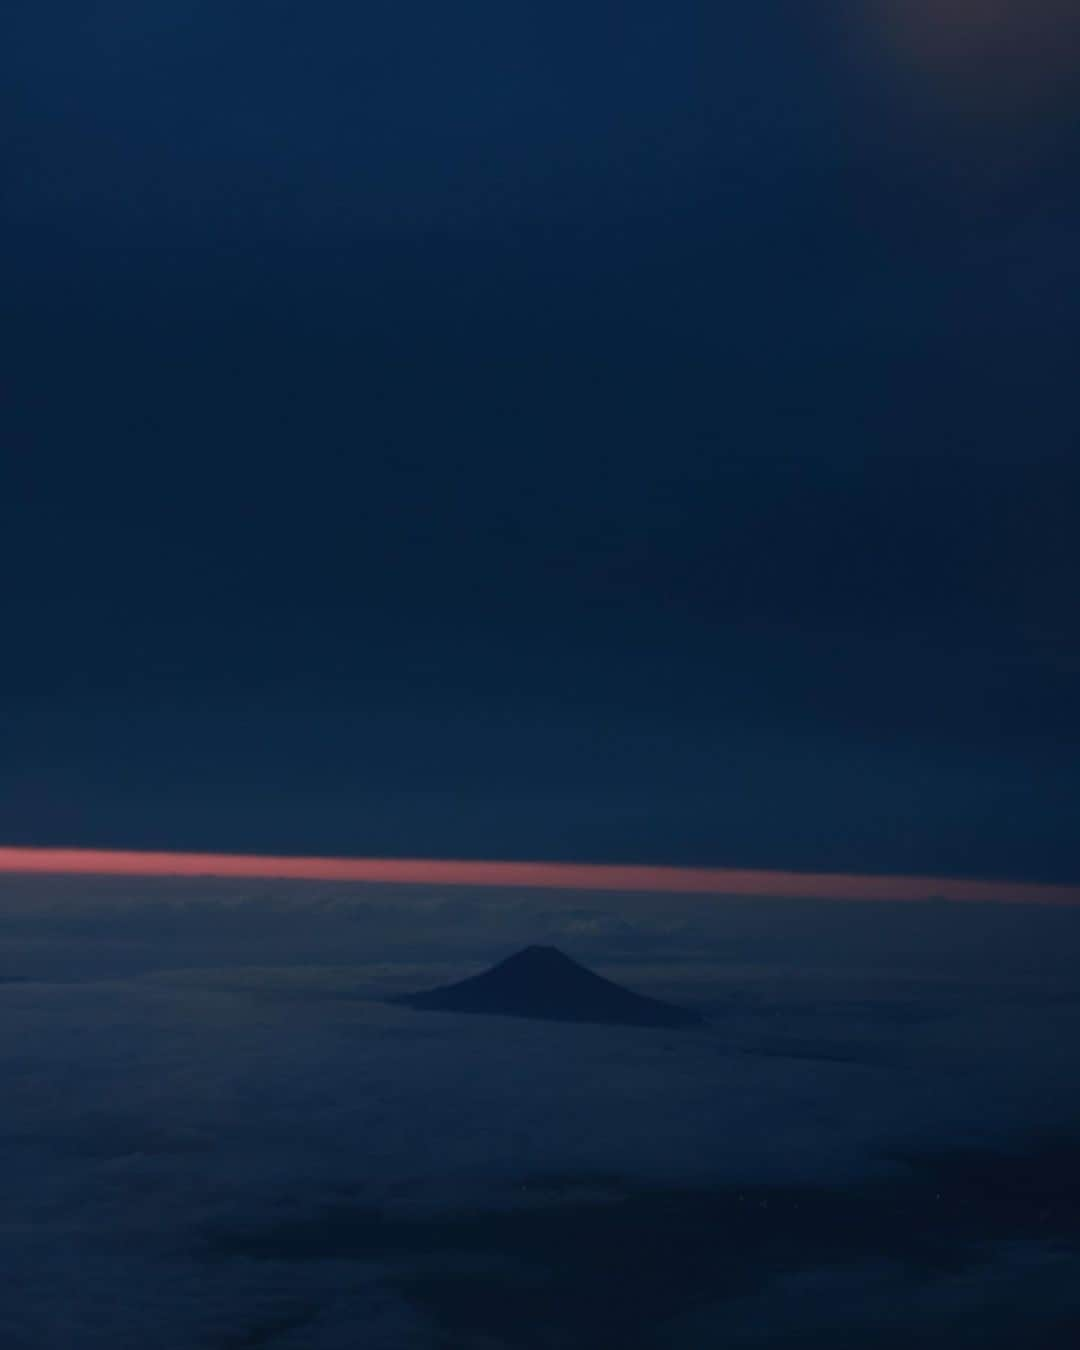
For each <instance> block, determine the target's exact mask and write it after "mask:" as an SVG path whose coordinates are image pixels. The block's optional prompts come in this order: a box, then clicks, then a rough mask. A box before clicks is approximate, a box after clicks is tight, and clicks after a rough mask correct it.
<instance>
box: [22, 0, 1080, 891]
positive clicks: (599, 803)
mask: <svg viewBox="0 0 1080 1350" xmlns="http://www.w3.org/2000/svg"><path fill="white" fill-rule="evenodd" d="M821 8H822V7H818V6H812V5H806V4H805V3H790V2H785V0H766V3H762V4H754V5H751V4H747V5H745V6H723V5H716V4H705V3H700V4H699V3H688V2H682V0H676V2H675V3H669V4H666V5H662V6H661V5H655V4H644V3H638V0H619V3H614V0H612V2H611V3H597V2H595V0H594V2H586V3H581V4H576V5H573V6H551V5H540V4H535V3H509V4H508V3H505V2H501V3H494V0H492V2H491V3H486V2H485V3H467V4H464V5H457V6H447V5H445V4H435V3H433V2H432V0H412V2H411V3H401V0H395V3H392V4H391V3H388V2H387V3H381V2H375V3H366V4H363V5H357V4H355V3H322V4H317V5H311V4H300V3H295V2H293V3H283V2H282V0H261V3H259V4H253V3H248V4H235V5H227V6H223V5H220V4H211V3H206V2H205V0H202V2H197V0H187V3H180V2H179V0H162V3H157V4H147V3H145V2H144V0H126V2H124V3H121V0H111V2H108V3H101V4H97V5H94V6H87V5H85V4H81V3H78V4H77V3H72V2H70V0H35V3H33V4H31V3H15V4H12V5H10V6H8V7H7V8H6V9H5V12H4V16H3V18H2V19H0V51H2V52H3V56H2V57H0V61H2V66H3V69H2V74H3V80H2V85H3V88H4V90H5V93H4V95H3V105H2V108H0V112H2V118H0V125H2V126H3V129H4V130H3V139H2V142H0V144H2V153H3V157H4V183H5V207H4V225H3V231H4V244H5V247H4V257H5V260H6V262H7V269H6V280H5V287H4V290H5V301H4V310H5V319H6V322H5V327H6V329H7V331H8V333H9V334H10V336H11V337H12V338H13V341H12V343H11V348H10V350H9V354H8V357H7V359H6V361H5V366H4V397H3V405H2V411H0V416H2V437H3V444H4V446H5V468H4V484H3V492H2V495H0V549H2V552H3V557H2V563H3V575H4V579H5V582H4V609H5V623H4V636H5V642H4V645H3V662H2V666H0V697H2V702H0V821H2V822H3V824H2V831H0V832H2V834H3V836H4V841H6V842H19V843H56V844H101V845H114V846H120V847H141V846H156V847H175V848H214V849H216V848H221V849H230V848H236V849H251V850H267V851H280V852H306V851H312V852H334V853H369V852H374V853H387V854H409V855H418V854H439V855H458V856H495V857H498V856H506V857H513V856H534V857H575V858H589V859H626V860H631V861H636V860H642V861H644V860H649V861H658V862H683V861H686V862H713V863H719V864H724V863H733V864H747V865H753V864H756V865H763V866H798V867H809V868H812V867H819V866H825V867H839V868H843V867H851V868H853V869H872V870H882V871H891V870H897V871H912V870H920V871H922V870H925V871H945V872H960V873H975V874H1000V875H1015V876H1023V877H1032V878H1036V879H1046V880H1077V879H1080V857H1078V855H1077V850H1076V843H1075V819H1076V816H1077V811H1078V808H1080V770H1078V767H1077V765H1078V763H1080V754H1078V752H1080V631H1078V626H1077V622H1076V616H1075V609H1076V605H1075V596H1076V594H1077V593H1078V590H1080V546H1078V544H1077V533H1078V532H1077V531H1076V530H1075V524H1074V521H1075V517H1076V513H1077V508H1078V505H1080V463H1078V458H1077V431H1078V426H1080V414H1078V409H1077V401H1078V396H1077V393H1076V389H1075V378H1074V367H1075V355H1076V345H1077V344H1076V339H1077V335H1078V325H1080V250H1078V248H1077V242H1076V241H1077V238H1078V233H1077V232H1078V229H1080V178H1078V177H1077V174H1076V171H1075V169H1076V164H1077V162H1080V161H1078V158H1077V157H1078V154H1080V82H1078V81H1077V80H1076V78H1075V75H1074V70H1073V68H1072V67H1071V66H1070V65H1068V64H1067V63H1065V62H1064V61H1061V60H1058V59H1056V56H1055V53H1056V52H1058V51H1061V50H1069V49H1070V48H1069V43H1070V42H1071V41H1072V40H1073V39H1074V38H1075V37H1077V36H1078V25H1077V24H1076V23H1075V22H1073V21H1071V20H1070V19H1069V16H1068V15H1067V14H1066V11H1065V9H1064V8H1063V7H1061V6H1059V5H1058V4H1057V3H1056V0H1041V3H1036V4H1033V5H1029V6H1027V7H1026V8H1025V14H1026V15H1027V16H1028V18H1027V19H1024V20H1023V21H1022V22H1021V20H1019V19H1017V20H1015V22H1016V24H1017V25H1018V26H1017V30H1016V31H1015V32H1013V31H1011V30H1006V31H998V32H993V31H989V30H988V29H984V28H983V27H981V26H980V27H978V28H977V31H975V30H973V31H972V32H971V33H970V35H967V36H966V37H965V40H963V41H960V42H959V44H958V39H957V34H956V31H955V25H950V24H946V23H945V22H944V21H943V19H942V12H943V11H948V12H949V13H948V14H947V16H946V17H950V18H954V17H955V16H954V15H952V14H951V10H950V6H949V5H948V4H945V5H943V6H940V7H939V8H938V11H937V18H936V19H935V18H934V13H935V11H934V8H933V7H932V6H930V7H928V6H925V5H922V4H921V3H919V2H918V0H910V2H909V3H905V0H875V3H873V4H867V5H854V4H852V5H841V6H833V7H825V8H827V9H828V11H829V13H828V16H827V17H825V16H823V15H822V14H821V13H820V12H819V10H820V9H821ZM1005 8H1006V11H1007V10H1008V7H1007V6H1006V7H1005ZM1010 22H1011V21H1010ZM1001 23H1002V25H1005V24H1006V20H1005V19H1002V20H1001ZM1040 25H1041V27H1040ZM1040 35H1041V37H1042V38H1048V39H1050V40H1048V41H1036V40H1035V39H1036V38H1038V37H1040ZM968 38H969V39H970V40H968ZM973 51H974V52H977V53H978V54H979V57H980V59H979V61H978V62H974V63H973V61H972V52H973Z"/></svg>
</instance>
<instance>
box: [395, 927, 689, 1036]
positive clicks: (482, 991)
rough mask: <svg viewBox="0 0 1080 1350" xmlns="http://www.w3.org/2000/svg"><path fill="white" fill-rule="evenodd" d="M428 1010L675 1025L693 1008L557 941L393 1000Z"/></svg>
mask: <svg viewBox="0 0 1080 1350" xmlns="http://www.w3.org/2000/svg"><path fill="white" fill-rule="evenodd" d="M396 1001H397V1002H399V1003H404V1004H406V1005H407V1006H409V1007H412V1008H418V1009H421V1010H428V1011H432V1012H458V1013H487V1014H490V1015H494V1016H502V1017H533V1018H540V1019H543V1020H546V1021H554V1022H604V1023H609V1024H615V1025H622V1026H653V1027H661V1026H662V1027H675V1026H693V1025H696V1024H699V1023H700V1022H701V1018H700V1017H699V1016H698V1014H697V1013H695V1012H692V1011H690V1010H689V1009H686V1008H679V1007H676V1006H675V1005H674V1004H670V1003H663V1002H661V1001H660V1000H659V999H654V998H648V997H646V996H645V995H644V994H635V993H633V992H632V991H631V990H629V989H624V988H623V987H622V985H619V984H616V983H615V982H614V981H612V980H608V979H605V978H604V977H603V976H602V975H597V974H595V973H594V972H593V971H591V970H589V969H587V968H586V967H585V966H583V965H581V964H580V963H579V962H577V961H575V960H574V959H573V957H570V956H567V955H566V953H565V952H562V951H560V950H559V949H558V947H549V946H541V945H539V944H537V945H534V946H531V947H525V948H523V949H522V950H521V951H519V952H515V953H514V954H513V955H512V956H508V957H506V958H505V959H504V960H502V961H500V962H499V963H498V964H497V965H494V966H492V967H491V968H490V969H489V970H486V971H484V972H483V973H481V974H479V975H473V976H471V977H470V978H469V979H466V980H461V981H460V982H459V983H457V984H450V985H444V986H442V987H441V988H439V989H430V990H427V991H425V992H422V993H418V994H407V995H405V996H404V997H402V998H400V999H398V1000H396Z"/></svg>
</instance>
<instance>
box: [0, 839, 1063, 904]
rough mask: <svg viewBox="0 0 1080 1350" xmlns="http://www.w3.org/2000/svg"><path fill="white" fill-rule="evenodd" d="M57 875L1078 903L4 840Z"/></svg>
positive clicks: (892, 881)
mask: <svg viewBox="0 0 1080 1350" xmlns="http://www.w3.org/2000/svg"><path fill="white" fill-rule="evenodd" d="M5 872H6V873H21V874H39V875H42V874H44V875H60V876H126V877H227V878H239V879H249V880H268V881H335V882H360V883H365V882H367V883H373V884H378V885H383V886H386V885H402V886H501V887H507V888H511V889H512V888H524V889H532V890H551V891H613V892H614V891H627V892H650V893H654V894H658V895H665V894H666V895H703V896H708V895H716V896H721V895H730V896H752V897H760V898H761V899H781V898H793V897H794V898H798V897H806V898H813V899H820V900H849V901H850V900H885V901H905V900H914V901H919V900H934V899H941V900H950V901H961V902H964V901H966V902H973V903H984V904H985V903H996V902H1001V903H1009V902H1012V903H1018V902H1023V903H1028V904H1051V905H1052V904H1057V905H1080V886H1059V885H1046V884H1042V883H1037V882H1030V881H994V880H971V879H966V878H955V877H928V876H870V875H861V874H859V873H844V872H781V871H768V870H758V869H746V868H727V867H662V866H655V867H654V866H639V865H629V864H627V865H623V864H599V863H576V862H506V861H495V860H471V861H464V860H448V859H435V858H306V857H300V858H297V857H292V858H288V857H275V856H272V855H268V854H241V853H164V852H131V851H123V850H110V849H77V848H20V847H4V848H0V873H5Z"/></svg>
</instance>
